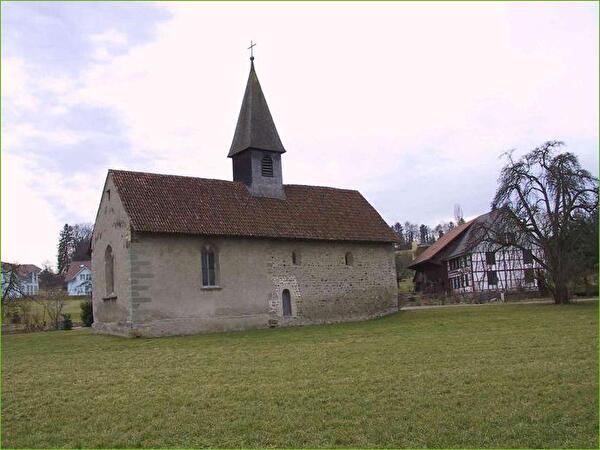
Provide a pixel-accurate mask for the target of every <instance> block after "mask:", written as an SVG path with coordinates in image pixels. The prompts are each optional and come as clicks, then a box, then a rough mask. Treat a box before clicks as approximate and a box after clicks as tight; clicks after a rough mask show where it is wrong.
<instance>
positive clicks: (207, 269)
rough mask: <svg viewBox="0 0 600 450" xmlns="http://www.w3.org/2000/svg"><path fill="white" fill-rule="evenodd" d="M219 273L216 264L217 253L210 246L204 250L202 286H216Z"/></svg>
mask: <svg viewBox="0 0 600 450" xmlns="http://www.w3.org/2000/svg"><path fill="white" fill-rule="evenodd" d="M216 285H217V271H216V264H215V251H214V250H213V248H212V247H211V246H209V245H206V246H204V248H202V286H206V287H208V286H216Z"/></svg>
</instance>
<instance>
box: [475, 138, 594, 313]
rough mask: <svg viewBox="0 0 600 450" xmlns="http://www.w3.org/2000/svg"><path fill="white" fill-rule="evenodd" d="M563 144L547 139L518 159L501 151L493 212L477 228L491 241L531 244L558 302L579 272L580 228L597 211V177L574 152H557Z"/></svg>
mask: <svg viewBox="0 0 600 450" xmlns="http://www.w3.org/2000/svg"><path fill="white" fill-rule="evenodd" d="M563 145H564V144H563V143H562V142H560V141H549V142H546V143H544V144H543V145H541V146H540V147H537V148H535V149H533V150H531V151H530V152H529V153H527V154H525V155H524V156H522V157H520V158H518V159H515V158H514V157H513V154H512V152H508V153H506V154H504V155H503V156H504V157H505V158H506V160H507V163H506V165H505V166H504V168H503V169H502V171H501V174H500V178H499V180H498V182H499V185H498V188H497V191H496V195H495V197H494V200H493V203H492V209H493V210H495V213H494V214H493V215H492V216H493V217H492V220H491V221H489V222H487V223H484V224H481V225H480V226H479V230H478V231H479V233H482V234H483V236H480V238H481V237H483V238H484V240H485V241H486V242H488V243H489V244H491V245H499V246H515V247H518V248H521V249H523V250H532V256H533V259H534V260H536V261H537V262H538V263H539V265H540V266H541V267H542V268H543V272H542V274H541V275H543V277H544V280H545V284H546V286H547V288H548V290H549V291H550V293H551V294H552V296H553V298H554V301H555V303H557V304H563V303H569V301H570V292H569V286H570V284H571V283H572V282H573V281H574V279H575V278H577V276H578V273H577V271H578V268H579V267H580V264H579V260H580V254H581V245H585V244H586V242H585V239H586V236H582V235H581V230H582V229H585V226H586V224H587V223H588V222H589V220H590V217H594V216H595V217H597V214H598V180H597V179H596V178H595V177H593V176H592V175H591V174H590V173H589V172H588V171H587V170H584V169H582V168H581V166H580V164H579V161H578V159H577V157H576V156H575V155H574V154H573V153H570V152H562V153H561V152H559V150H560V148H561V147H562V146H563ZM596 220H597V219H596ZM582 239H583V240H584V241H582ZM588 239H589V238H588ZM587 244H589V242H588V243H587ZM591 244H592V245H593V246H596V247H597V245H598V242H593V243H591Z"/></svg>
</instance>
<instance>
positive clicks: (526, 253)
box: [523, 248, 533, 264]
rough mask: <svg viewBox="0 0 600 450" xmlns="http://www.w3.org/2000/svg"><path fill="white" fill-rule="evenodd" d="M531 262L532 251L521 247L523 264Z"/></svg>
mask: <svg viewBox="0 0 600 450" xmlns="http://www.w3.org/2000/svg"><path fill="white" fill-rule="evenodd" d="M532 262H533V253H532V251H531V250H529V249H527V248H524V249H523V264H531V263H532Z"/></svg>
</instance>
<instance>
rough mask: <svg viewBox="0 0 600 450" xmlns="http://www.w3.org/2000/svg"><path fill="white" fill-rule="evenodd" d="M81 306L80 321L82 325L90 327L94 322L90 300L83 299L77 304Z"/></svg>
mask: <svg viewBox="0 0 600 450" xmlns="http://www.w3.org/2000/svg"><path fill="white" fill-rule="evenodd" d="M79 306H80V308H81V322H82V324H83V326H84V327H91V326H92V324H93V323H94V312H93V309H92V301H91V300H85V301H83V302H81V304H80V305H79Z"/></svg>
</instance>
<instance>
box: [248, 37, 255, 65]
mask: <svg viewBox="0 0 600 450" xmlns="http://www.w3.org/2000/svg"><path fill="white" fill-rule="evenodd" d="M254 47H256V43H254V42H252V41H250V47H248V50H250V61H254Z"/></svg>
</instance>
